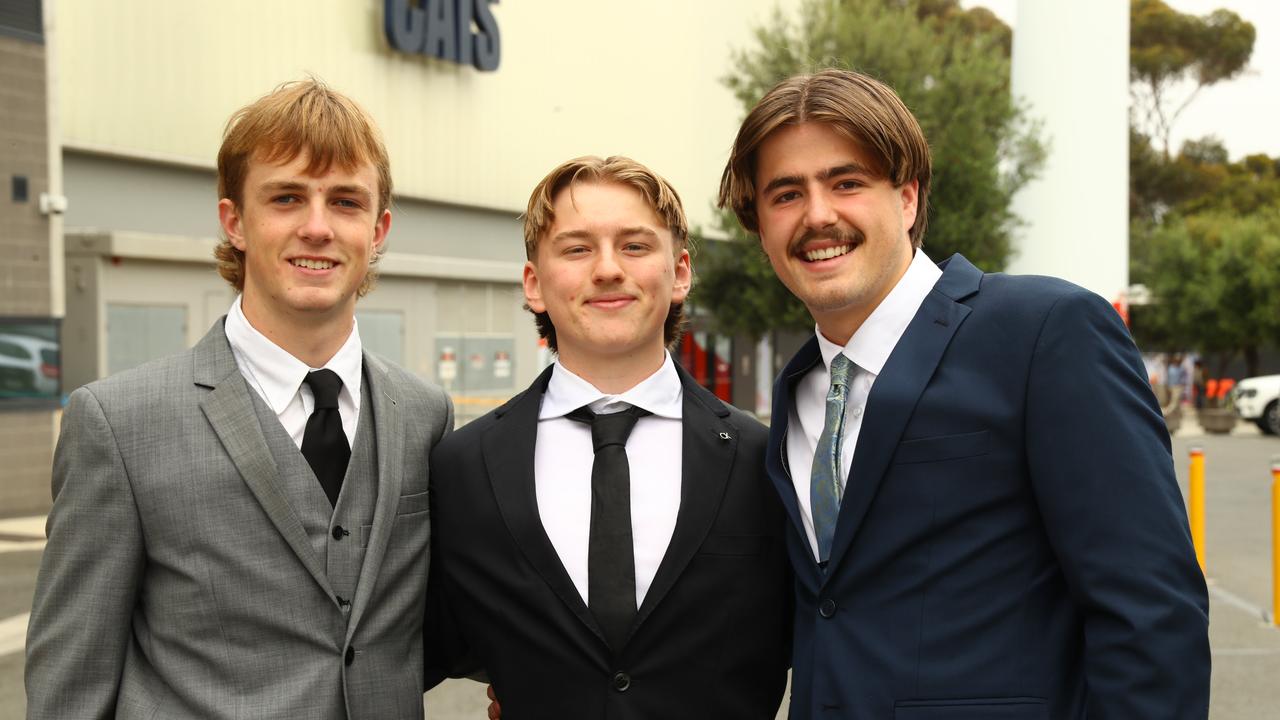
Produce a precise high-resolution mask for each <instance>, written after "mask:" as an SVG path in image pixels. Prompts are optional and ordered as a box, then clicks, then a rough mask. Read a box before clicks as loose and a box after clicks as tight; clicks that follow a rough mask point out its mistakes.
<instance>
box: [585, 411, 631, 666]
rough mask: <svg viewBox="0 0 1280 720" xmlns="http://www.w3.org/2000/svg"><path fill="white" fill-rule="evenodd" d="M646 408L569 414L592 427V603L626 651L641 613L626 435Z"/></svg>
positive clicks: (613, 642) (610, 637) (611, 639)
mask: <svg viewBox="0 0 1280 720" xmlns="http://www.w3.org/2000/svg"><path fill="white" fill-rule="evenodd" d="M648 414H649V412H648V411H647V410H641V409H640V408H638V407H631V408H628V409H626V410H623V411H622V412H617V413H609V414H605V415H596V414H595V413H593V412H591V411H590V410H588V409H587V408H585V407H581V408H578V409H577V410H574V411H573V412H571V413H569V414H568V416H567V417H568V418H569V419H570V420H577V421H578V422H582V423H587V424H589V425H590V426H591V444H592V445H593V446H594V448H595V460H594V461H593V462H592V463H591V539H590V541H589V543H588V549H587V605H588V606H589V607H590V608H591V614H592V615H595V618H596V622H598V623H600V629H601V630H603V631H604V637H605V640H606V641H608V643H609V647H611V648H613V650H614V651H615V652H616V651H618V650H621V649H622V644H623V642H625V641H626V639H627V631H628V630H630V629H631V621H632V620H634V619H635V616H636V558H635V551H634V550H633V548H632V544H631V470H630V469H629V467H628V465H627V436H628V435H630V434H631V429H632V428H634V427H635V425H636V421H637V420H639V419H640V418H641V417H642V416H644V415H648Z"/></svg>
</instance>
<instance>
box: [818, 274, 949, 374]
mask: <svg viewBox="0 0 1280 720" xmlns="http://www.w3.org/2000/svg"><path fill="white" fill-rule="evenodd" d="M940 277H942V271H941V270H939V269H938V266H937V265H935V264H934V263H933V261H932V260H930V259H929V258H928V256H926V255H925V254H924V251H923V250H919V249H917V250H916V251H915V257H913V258H911V264H910V265H908V266H907V272H906V273H905V274H904V275H903V276H902V279H900V280H898V284H897V285H894V286H893V289H892V290H890V291H889V294H888V295H886V296H885V298H884V300H882V301H881V302H880V304H879V305H877V306H876V309H875V310H873V311H871V315H869V316H868V317H867V319H866V320H865V321H863V323H862V327H859V328H858V330H857V332H855V333H854V334H853V337H851V338H849V342H847V343H845V345H844V347H840V346H839V345H836V344H835V343H833V342H831V341H830V340H828V339H826V338H825V337H823V335H822V332H821V331H820V330H819V329H818V328H817V327H815V328H814V332H815V333H816V334H817V336H818V348H819V350H820V351H821V352H822V362H823V364H824V365H826V366H827V370H828V371H829V370H830V369H831V361H832V360H834V359H835V357H836V353H839V352H843V353H844V356H845V357H847V358H849V359H850V360H852V361H853V363H854V364H855V365H857V366H858V367H859V368H861V369H863V370H866V371H867V372H869V373H871V374H872V375H879V374H880V373H881V371H883V370H884V364H885V362H887V361H888V360H889V353H891V352H893V348H894V346H896V345H897V344H898V341H899V340H901V339H902V335H903V333H905V332H906V331H907V326H908V325H910V324H911V319H912V318H914V317H915V315H916V311H918V310H919V309H920V305H921V303H923V302H924V299H925V297H927V296H928V295H929V291H930V290H932V289H933V286H934V284H936V283H937V282H938V278H940Z"/></svg>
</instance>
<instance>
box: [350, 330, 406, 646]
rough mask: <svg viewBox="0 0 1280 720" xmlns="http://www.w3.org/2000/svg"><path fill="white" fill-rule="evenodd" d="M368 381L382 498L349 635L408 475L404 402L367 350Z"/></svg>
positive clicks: (370, 585) (375, 573)
mask: <svg viewBox="0 0 1280 720" xmlns="http://www.w3.org/2000/svg"><path fill="white" fill-rule="evenodd" d="M364 368H365V375H364V378H365V382H368V383H369V401H370V402H371V403H372V404H373V408H371V409H372V411H373V430H374V436H375V437H376V438H377V444H378V499H377V504H376V505H375V507H374V512H373V530H372V531H371V534H370V536H369V544H368V546H367V547H366V548H365V552H364V563H363V564H362V565H361V568H360V581H359V584H358V585H357V587H356V597H355V600H354V601H353V603H352V606H351V620H350V622H348V623H347V636H348V639H350V636H351V635H352V634H353V633H355V629H356V627H357V626H358V625H359V623H360V617H361V616H362V615H363V614H364V610H365V608H366V607H367V606H368V604H369V597H370V596H371V595H372V594H373V588H374V587H375V586H376V585H377V579H378V571H379V569H381V567H382V558H383V557H384V556H385V555H386V552H387V542H388V541H389V539H390V537H391V530H392V527H393V526H394V525H395V519H396V509H397V506H398V504H399V502H400V486H401V480H402V478H403V476H404V471H405V467H404V448H405V446H404V432H403V428H404V423H403V422H401V421H400V405H399V404H398V403H397V402H396V390H397V389H398V388H396V387H395V386H394V385H393V384H392V382H391V376H390V375H389V374H388V373H387V369H386V366H384V365H383V364H382V362H381V361H380V360H378V359H377V358H375V357H373V356H371V355H369V353H364Z"/></svg>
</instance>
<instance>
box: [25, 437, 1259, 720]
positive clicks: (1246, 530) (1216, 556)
mask: <svg viewBox="0 0 1280 720" xmlns="http://www.w3.org/2000/svg"><path fill="white" fill-rule="evenodd" d="M1192 445H1200V446H1202V447H1203V448H1204V452H1205V465H1206V473H1205V474H1206V491H1205V495H1206V506H1207V511H1206V526H1207V536H1208V542H1207V547H1206V566H1207V571H1208V572H1207V574H1208V578H1209V583H1210V592H1211V608H1210V629H1209V636H1210V642H1211V644H1212V647H1213V663H1214V671H1213V698H1212V705H1211V710H1210V717H1211V718H1212V720H1259V719H1260V718H1270V717H1276V716H1277V714H1278V711H1277V708H1280V682H1277V678H1280V630H1277V629H1276V628H1275V627H1274V626H1273V625H1271V624H1270V623H1268V622H1265V621H1264V617H1263V616H1264V613H1269V612H1270V608H1271V603H1272V598H1271V551H1270V547H1271V546H1270V533H1271V520H1270V518H1269V514H1270V507H1271V504H1270V483H1271V476H1270V470H1269V468H1270V461H1271V458H1272V456H1274V455H1278V454H1280V438H1274V437H1262V436H1260V435H1258V434H1257V431H1256V430H1253V429H1252V428H1246V427H1243V426H1242V427H1240V428H1238V429H1237V430H1236V431H1235V434H1233V435H1231V436H1204V435H1201V434H1200V432H1199V429H1198V428H1196V427H1194V425H1192V426H1190V427H1184V429H1183V430H1182V431H1181V432H1179V434H1178V437H1177V438H1175V440H1174V460H1175V467H1176V468H1177V471H1178V478H1179V481H1180V482H1181V483H1182V486H1183V492H1184V494H1185V492H1186V479H1187V468H1188V451H1189V449H1190V447H1191V446H1192ZM41 528H42V520H41V519H39V518H36V519H33V520H27V521H25V522H23V521H17V522H15V521H5V520H0V720H18V719H19V718H22V717H23V713H24V711H25V704H24V702H23V694H22V653H21V647H20V644H19V642H20V638H21V633H20V629H21V625H22V624H23V623H24V622H25V618H24V617H23V615H24V614H25V613H26V612H27V610H28V609H29V604H30V600H31V593H32V589H33V585H34V582H35V573H36V569H37V568H38V566H39V562H40V549H39V547H40V543H39V535H40V534H41ZM14 638H18V639H19V640H18V642H15V640H14ZM487 704H488V703H487V701H486V700H485V699H484V686H482V685H479V684H477V683H473V682H471V681H468V680H455V681H450V682H448V683H445V684H444V685H442V686H440V687H438V688H436V689H435V690H432V691H431V692H430V693H428V694H427V697H426V705H427V708H428V711H429V713H430V714H429V717H430V718H432V720H480V719H482V718H484V717H485V713H484V708H485V707H486V705H487ZM778 717H779V718H782V717H784V715H783V714H782V713H781V712H780V713H779V716H778Z"/></svg>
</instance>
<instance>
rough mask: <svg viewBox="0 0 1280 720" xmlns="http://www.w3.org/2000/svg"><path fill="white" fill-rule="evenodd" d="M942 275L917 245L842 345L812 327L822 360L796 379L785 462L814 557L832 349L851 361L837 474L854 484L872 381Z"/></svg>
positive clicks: (815, 555)
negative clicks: (814, 481) (817, 456)
mask: <svg viewBox="0 0 1280 720" xmlns="http://www.w3.org/2000/svg"><path fill="white" fill-rule="evenodd" d="M940 277H942V271H941V270H939V269H938V266H937V265H935V264H934V263H933V261H931V260H929V258H928V257H926V256H925V254H924V251H922V250H916V252H915V257H913V258H912V259H911V264H910V265H909V266H908V267H907V272H906V274H905V275H903V276H902V279H901V280H899V281H898V284H897V285H895V286H894V287H893V289H892V290H890V291H889V294H888V295H887V296H885V299H884V300H883V301H881V303H880V304H879V305H878V306H877V307H876V309H875V310H873V311H872V312H871V315H870V316H868V317H867V319H866V321H864V322H863V323H862V327H859V328H858V330H857V332H855V333H854V334H853V337H851V338H849V342H848V343H846V344H845V346H844V347H840V346H839V345H836V344H835V343H833V342H831V341H830V340H828V339H826V338H825V337H823V335H822V329H821V328H815V330H814V332H815V334H817V336H818V349H819V351H820V352H821V354H822V364H821V365H816V366H814V368H813V369H812V370H810V371H809V372H808V373H807V374H806V375H805V376H804V377H802V378H800V381H799V382H798V383H796V390H795V395H794V398H795V401H794V402H793V403H792V405H791V409H790V413H789V415H788V417H787V465H788V468H789V469H790V470H791V480H792V482H793V483H795V486H796V499H797V500H799V501H800V517H801V518H803V519H804V530H805V533H806V534H807V535H808V536H809V546H810V549H812V550H813V554H814V557H817V556H818V536H817V534H816V533H815V532H814V530H813V509H812V502H811V500H810V495H809V485H810V473H812V471H813V454H814V452H815V451H816V450H817V447H818V436H819V435H821V434H822V427H823V424H824V423H825V421H826V414H827V390H828V388H829V387H830V385H831V361H832V360H833V359H834V358H835V356H836V353H843V354H844V356H845V357H847V358H849V359H850V360H852V361H853V365H854V366H853V368H851V370H850V372H849V395H848V397H847V399H846V404H845V416H844V417H845V421H844V437H843V440H842V443H843V444H842V445H841V447H840V478H841V482H842V483H843V482H844V480H845V479H846V478H848V479H849V482H855V483H856V482H858V478H849V468H850V467H852V465H853V451H854V450H855V449H856V448H857V444H858V432H859V431H860V430H861V429H862V417H863V411H864V410H865V409H866V407H867V397H868V396H869V395H870V394H871V385H872V384H873V383H875V381H876V377H877V376H879V375H880V372H881V371H882V370H884V364H885V361H886V360H888V359H889V354H890V353H892V352H893V348H894V347H895V346H896V345H897V344H898V341H899V340H901V339H902V334H903V333H904V332H906V330H907V325H909V324H911V319H912V318H914V317H915V315H916V311H918V310H919V309H920V304H921V303H923V302H924V299H925V297H926V296H928V294H929V291H930V290H932V289H933V286H934V284H935V283H936V282H937V281H938V278H940Z"/></svg>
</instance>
